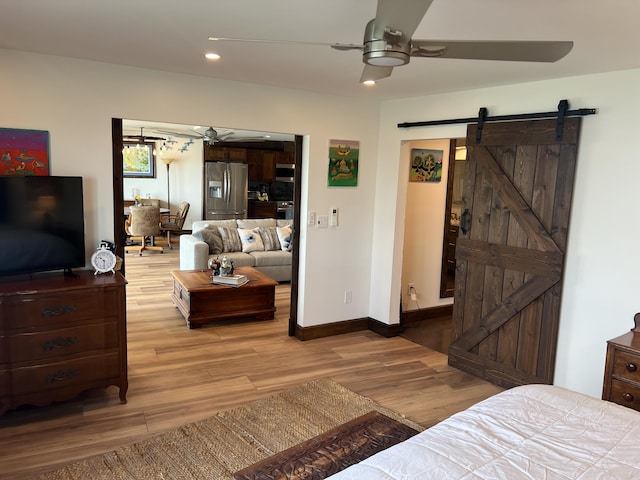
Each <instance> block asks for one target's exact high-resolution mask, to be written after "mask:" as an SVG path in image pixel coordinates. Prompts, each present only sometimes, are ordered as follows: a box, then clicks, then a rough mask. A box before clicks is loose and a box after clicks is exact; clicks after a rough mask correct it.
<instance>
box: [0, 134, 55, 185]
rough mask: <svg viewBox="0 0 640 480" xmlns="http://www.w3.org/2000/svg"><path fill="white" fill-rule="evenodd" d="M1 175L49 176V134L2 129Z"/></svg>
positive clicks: (0, 138) (0, 145)
mask: <svg viewBox="0 0 640 480" xmlns="http://www.w3.org/2000/svg"><path fill="white" fill-rule="evenodd" d="M0 175H39V176H47V175H49V132H48V131H46V130H23V129H17V128H0Z"/></svg>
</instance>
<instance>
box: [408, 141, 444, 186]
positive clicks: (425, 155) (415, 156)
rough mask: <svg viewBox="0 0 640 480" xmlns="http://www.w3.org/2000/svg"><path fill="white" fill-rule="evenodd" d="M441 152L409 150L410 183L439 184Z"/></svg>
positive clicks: (418, 149) (419, 149)
mask: <svg viewBox="0 0 640 480" xmlns="http://www.w3.org/2000/svg"><path fill="white" fill-rule="evenodd" d="M443 155H444V152H443V151H442V150H430V149H427V148H412V149H411V168H410V170H409V181H410V182H439V181H440V180H442V156H443Z"/></svg>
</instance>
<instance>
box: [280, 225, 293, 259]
mask: <svg viewBox="0 0 640 480" xmlns="http://www.w3.org/2000/svg"><path fill="white" fill-rule="evenodd" d="M276 232H277V233H278V240H279V241H280V248H281V249H282V250H284V251H285V252H290V251H291V233H292V232H293V230H291V227H290V226H289V225H287V226H286V227H277V228H276Z"/></svg>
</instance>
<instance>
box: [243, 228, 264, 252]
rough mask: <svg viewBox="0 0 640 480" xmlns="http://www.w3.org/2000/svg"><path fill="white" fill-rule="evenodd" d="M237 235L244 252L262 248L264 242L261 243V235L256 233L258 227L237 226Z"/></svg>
mask: <svg viewBox="0 0 640 480" xmlns="http://www.w3.org/2000/svg"><path fill="white" fill-rule="evenodd" d="M238 235H239V236H240V241H241V242H242V251H243V252H244V253H249V252H256V251H261V250H264V244H263V243H262V237H261V236H260V233H258V229H257V228H254V229H249V228H239V229H238Z"/></svg>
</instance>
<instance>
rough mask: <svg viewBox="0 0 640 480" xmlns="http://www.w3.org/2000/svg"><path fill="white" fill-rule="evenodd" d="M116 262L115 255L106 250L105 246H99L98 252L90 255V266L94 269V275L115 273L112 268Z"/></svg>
mask: <svg viewBox="0 0 640 480" xmlns="http://www.w3.org/2000/svg"><path fill="white" fill-rule="evenodd" d="M117 260H118V259H117V258H116V256H115V254H114V253H113V252H112V251H111V250H109V249H107V247H106V245H101V246H100V248H99V249H98V251H97V252H95V253H94V254H93V255H91V265H93V268H94V269H95V273H94V275H97V274H99V273H107V272H111V273H116V272H115V270H114V267H115V266H116V262H117Z"/></svg>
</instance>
